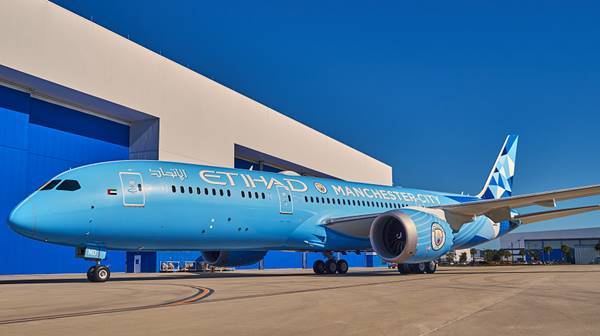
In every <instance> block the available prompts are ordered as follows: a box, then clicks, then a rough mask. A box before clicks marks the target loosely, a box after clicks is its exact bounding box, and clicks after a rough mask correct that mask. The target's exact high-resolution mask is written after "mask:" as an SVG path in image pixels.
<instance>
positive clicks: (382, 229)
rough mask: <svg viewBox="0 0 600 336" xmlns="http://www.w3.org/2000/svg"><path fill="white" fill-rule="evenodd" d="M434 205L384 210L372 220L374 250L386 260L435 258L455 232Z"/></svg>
mask: <svg viewBox="0 0 600 336" xmlns="http://www.w3.org/2000/svg"><path fill="white" fill-rule="evenodd" d="M442 217H443V215H442V214H441V213H437V212H436V210H434V209H427V208H420V209H419V208H412V209H408V208H407V209H402V210H393V211H389V212H386V213H383V214H381V215H379V216H377V217H376V218H375V220H373V223H372V224H371V231H370V239H371V246H372V247H373V250H374V251H375V252H377V254H378V255H379V256H381V257H382V258H383V259H384V260H385V261H387V262H393V263H419V262H427V261H431V260H434V259H437V258H439V257H441V256H442V255H444V254H445V253H446V252H448V250H450V248H452V245H453V244H452V240H453V239H454V236H453V234H452V229H451V228H450V225H448V223H447V222H446V221H445V220H443V219H442Z"/></svg>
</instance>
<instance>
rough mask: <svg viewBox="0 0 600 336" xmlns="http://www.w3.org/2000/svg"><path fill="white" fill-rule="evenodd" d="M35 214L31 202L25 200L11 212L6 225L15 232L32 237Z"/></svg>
mask: <svg viewBox="0 0 600 336" xmlns="http://www.w3.org/2000/svg"><path fill="white" fill-rule="evenodd" d="M35 222H36V221H35V214H34V213H33V207H32V205H31V202H29V201H27V200H25V201H23V202H22V203H21V204H19V205H17V207H16V208H14V209H13V211H11V213H10V215H9V216H8V225H9V226H10V228H11V229H13V230H14V231H15V232H17V233H19V234H22V235H24V236H28V237H30V236H33V235H34V233H35V224H36V223H35Z"/></svg>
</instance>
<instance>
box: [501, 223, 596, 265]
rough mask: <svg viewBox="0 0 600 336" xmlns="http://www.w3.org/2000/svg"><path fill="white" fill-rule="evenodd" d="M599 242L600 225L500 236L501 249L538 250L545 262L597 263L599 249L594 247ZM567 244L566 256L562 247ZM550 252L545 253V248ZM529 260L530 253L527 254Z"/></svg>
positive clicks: (514, 250)
mask: <svg viewBox="0 0 600 336" xmlns="http://www.w3.org/2000/svg"><path fill="white" fill-rule="evenodd" d="M599 243H600V228H584V229H572V230H552V231H540V232H515V233H509V234H507V235H506V236H503V237H500V248H501V249H507V250H512V251H513V253H514V254H515V255H516V254H518V252H519V251H518V250H519V249H521V248H524V249H525V251H532V250H535V251H537V253H538V255H539V256H540V259H541V260H543V261H548V262H567V263H573V264H591V263H598V262H600V260H599V258H600V251H598V250H596V246H597V245H598V244H599ZM563 245H566V246H568V247H569V253H568V254H567V255H565V254H564V253H563V252H562V251H561V247H562V246H563ZM546 246H549V247H550V248H551V249H552V251H550V252H549V253H546V251H544V247H546ZM526 258H527V259H528V260H529V259H530V257H529V255H527V256H526Z"/></svg>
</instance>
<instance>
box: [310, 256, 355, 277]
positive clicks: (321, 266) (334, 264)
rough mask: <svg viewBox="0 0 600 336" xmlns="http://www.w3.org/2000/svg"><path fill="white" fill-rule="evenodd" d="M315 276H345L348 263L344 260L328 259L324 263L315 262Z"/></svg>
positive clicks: (321, 261)
mask: <svg viewBox="0 0 600 336" xmlns="http://www.w3.org/2000/svg"><path fill="white" fill-rule="evenodd" d="M313 271H314V272H315V274H335V273H338V274H345V273H346V272H348V262H347V261H346V260H344V259H339V260H337V261H336V260H335V259H333V258H329V259H327V260H326V261H323V260H317V261H315V262H314V264H313Z"/></svg>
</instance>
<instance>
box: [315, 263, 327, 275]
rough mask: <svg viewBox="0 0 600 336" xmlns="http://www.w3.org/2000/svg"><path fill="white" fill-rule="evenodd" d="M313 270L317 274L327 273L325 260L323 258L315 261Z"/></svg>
mask: <svg viewBox="0 0 600 336" xmlns="http://www.w3.org/2000/svg"><path fill="white" fill-rule="evenodd" d="M313 272H315V274H324V273H325V262H323V260H317V261H315V262H314V263H313Z"/></svg>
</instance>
